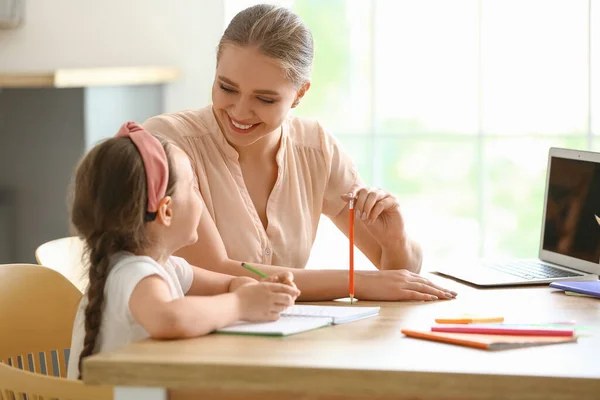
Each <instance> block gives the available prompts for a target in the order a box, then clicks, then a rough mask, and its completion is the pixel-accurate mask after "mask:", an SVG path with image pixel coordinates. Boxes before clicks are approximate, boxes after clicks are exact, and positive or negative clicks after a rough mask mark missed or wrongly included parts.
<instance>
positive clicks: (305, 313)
mask: <svg viewBox="0 0 600 400" xmlns="http://www.w3.org/2000/svg"><path fill="white" fill-rule="evenodd" d="M379 309H380V307H352V306H311V305H307V306H304V305H294V306H291V307H289V308H288V309H286V310H285V311H283V312H282V313H281V315H282V316H284V315H285V316H295V317H329V318H333V323H334V324H343V323H345V322H351V321H356V320H359V319H363V318H368V317H374V316H376V315H378V314H379Z"/></svg>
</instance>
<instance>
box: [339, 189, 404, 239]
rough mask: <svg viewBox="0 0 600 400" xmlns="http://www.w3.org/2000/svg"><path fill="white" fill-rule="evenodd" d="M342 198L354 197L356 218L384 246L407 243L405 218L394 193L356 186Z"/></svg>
mask: <svg viewBox="0 0 600 400" xmlns="http://www.w3.org/2000/svg"><path fill="white" fill-rule="evenodd" d="M342 199H344V201H346V202H349V201H350V200H352V199H354V212H355V218H356V220H360V221H362V222H363V223H364V226H365V227H366V229H367V230H368V231H369V233H371V235H372V236H373V237H374V238H375V240H377V242H378V243H379V245H380V246H381V247H382V248H392V247H394V246H398V244H401V243H405V241H406V232H405V231H404V219H403V218H402V214H401V213H400V204H399V203H398V200H396V197H394V196H393V195H392V194H390V193H389V192H386V191H384V190H381V189H377V188H368V187H365V186H355V187H353V188H352V189H351V191H350V192H349V193H347V194H344V195H342Z"/></svg>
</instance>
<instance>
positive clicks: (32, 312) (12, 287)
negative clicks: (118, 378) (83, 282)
mask: <svg viewBox="0 0 600 400" xmlns="http://www.w3.org/2000/svg"><path fill="white" fill-rule="evenodd" d="M81 296H82V295H81V292H80V291H79V290H78V289H77V288H76V287H75V286H74V285H73V284H72V283H71V282H69V281H68V280H67V279H66V278H65V277H64V276H62V275H61V274H59V273H58V272H56V271H53V270H52V269H50V268H46V267H44V266H39V265H31V264H6V265H0V338H1V340H0V398H2V399H13V398H16V399H21V398H24V396H23V393H25V394H27V395H28V398H33V397H34V396H44V397H47V398H69V399H111V398H112V391H111V389H110V388H107V387H91V386H85V385H83V383H82V382H80V381H71V380H67V379H65V377H66V373H67V369H66V367H67V360H68V349H69V347H70V345H71V333H72V329H73V322H74V320H75V314H76V312H77V306H78V304H79V301H80V300H81ZM15 367H16V368H15Z"/></svg>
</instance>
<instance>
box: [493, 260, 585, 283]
mask: <svg viewBox="0 0 600 400" xmlns="http://www.w3.org/2000/svg"><path fill="white" fill-rule="evenodd" d="M484 266H485V267H488V268H493V269H495V270H498V271H501V272H504V273H506V274H510V275H514V276H518V277H519V278H523V279H528V280H535V279H554V278H568V277H571V276H583V274H579V273H577V272H571V271H566V270H564V269H560V268H556V267H553V266H552V265H549V264H545V263H543V262H540V261H535V260H515V261H508V262H503V263H492V264H485V265H484Z"/></svg>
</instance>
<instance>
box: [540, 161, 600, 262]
mask: <svg viewBox="0 0 600 400" xmlns="http://www.w3.org/2000/svg"><path fill="white" fill-rule="evenodd" d="M547 192H548V197H547V199H546V221H545V224H544V235H543V244H542V248H543V249H544V250H547V251H552V252H555V253H559V254H562V255H565V256H569V257H574V258H578V259H581V260H585V261H589V262H592V263H598V262H599V260H600V222H599V221H597V218H596V216H598V217H600V164H598V163H595V162H592V161H583V160H572V159H567V158H559V157H552V158H551V160H550V179H549V181H548V191H547Z"/></svg>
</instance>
